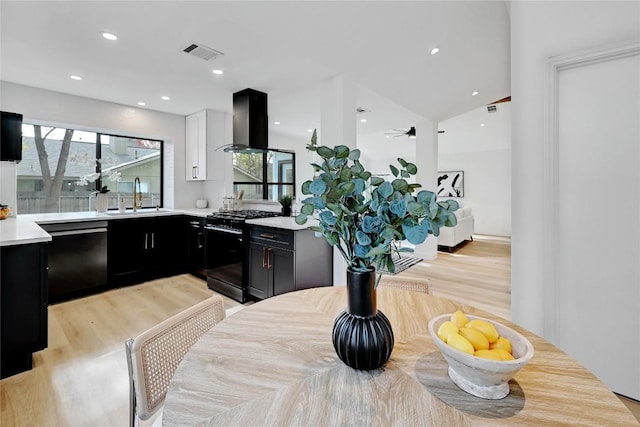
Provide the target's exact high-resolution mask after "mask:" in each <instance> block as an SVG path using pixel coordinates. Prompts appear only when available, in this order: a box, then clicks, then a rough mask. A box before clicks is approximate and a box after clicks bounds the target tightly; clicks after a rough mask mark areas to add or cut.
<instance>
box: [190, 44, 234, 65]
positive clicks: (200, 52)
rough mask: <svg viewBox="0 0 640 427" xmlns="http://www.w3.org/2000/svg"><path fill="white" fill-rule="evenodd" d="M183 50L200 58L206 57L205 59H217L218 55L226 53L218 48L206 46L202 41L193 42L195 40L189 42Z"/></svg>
mask: <svg viewBox="0 0 640 427" xmlns="http://www.w3.org/2000/svg"><path fill="white" fill-rule="evenodd" d="M182 51H183V52H186V53H188V54H189V55H193V56H196V57H198V58H200V59H204V60H205V61H209V60H210V59H216V57H217V56H218V55H224V53H222V52H220V51H218V50H215V49H212V48H210V47H207V46H204V45H202V44H200V43H193V42H192V43H189V44H188V45H187V47H185V48H184V49H182Z"/></svg>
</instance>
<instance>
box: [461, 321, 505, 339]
mask: <svg viewBox="0 0 640 427" xmlns="http://www.w3.org/2000/svg"><path fill="white" fill-rule="evenodd" d="M465 326H466V327H467V328H473V329H477V330H479V331H480V332H482V334H483V335H484V336H485V337H487V340H488V341H489V344H491V343H494V342H496V341H498V337H499V335H498V330H497V329H496V327H495V326H493V324H491V323H489V322H487V321H486V320H481V319H473V320H472V321H470V322H469V323H467V324H466V325H465Z"/></svg>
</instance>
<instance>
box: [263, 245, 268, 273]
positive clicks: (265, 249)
mask: <svg viewBox="0 0 640 427" xmlns="http://www.w3.org/2000/svg"><path fill="white" fill-rule="evenodd" d="M266 253H267V248H265V247H264V246H263V247H262V268H267V262H266V261H265V257H266V255H265V254H266Z"/></svg>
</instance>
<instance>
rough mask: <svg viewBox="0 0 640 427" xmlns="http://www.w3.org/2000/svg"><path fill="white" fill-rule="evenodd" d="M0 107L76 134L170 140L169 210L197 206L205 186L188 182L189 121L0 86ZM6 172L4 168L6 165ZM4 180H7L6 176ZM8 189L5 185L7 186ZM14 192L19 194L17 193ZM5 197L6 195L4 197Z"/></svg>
mask: <svg viewBox="0 0 640 427" xmlns="http://www.w3.org/2000/svg"><path fill="white" fill-rule="evenodd" d="M0 91H1V92H0V93H1V94H2V97H1V98H0V108H2V110H5V111H14V112H18V113H22V114H23V115H24V119H25V121H28V120H37V121H40V122H51V123H53V124H58V125H67V126H70V127H73V128H75V129H83V130H92V131H104V132H112V133H113V132H116V133H122V134H125V135H127V136H136V137H143V138H144V137H146V138H154V139H162V140H164V141H165V158H164V186H165V198H164V206H165V207H175V208H182V207H193V206H194V204H195V200H196V199H197V198H198V197H200V196H201V195H202V187H203V183H202V182H189V183H187V182H186V180H185V178H184V177H185V171H184V167H185V148H184V141H185V118H184V116H179V115H175V114H169V113H161V112H157V111H151V110H146V109H143V108H134V107H130V106H126V105H120V104H114V103H110V102H103V101H98V100H95V99H90V98H83V97H79V96H73V95H67V94H63V93H59V92H52V91H48V90H43V89H38V88H34V87H30V86H22V85H17V84H13V83H9V82H4V81H3V82H0ZM2 167H3V168H5V166H4V165H3V166H2ZM3 177H4V175H3ZM3 188H4V186H3ZM14 191H15V190H14ZM3 197H4V195H3Z"/></svg>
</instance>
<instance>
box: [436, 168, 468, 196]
mask: <svg viewBox="0 0 640 427" xmlns="http://www.w3.org/2000/svg"><path fill="white" fill-rule="evenodd" d="M437 194H438V197H464V172H463V171H446V172H438V193H437Z"/></svg>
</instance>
